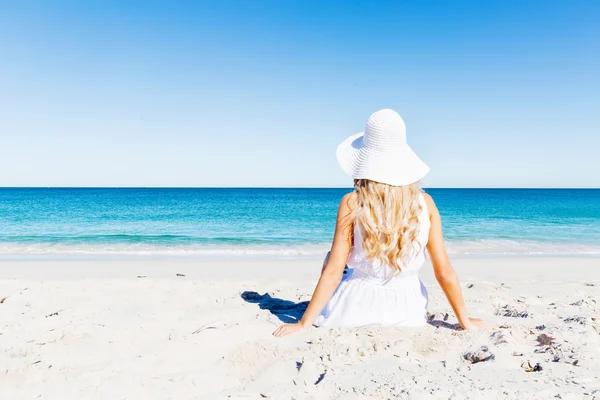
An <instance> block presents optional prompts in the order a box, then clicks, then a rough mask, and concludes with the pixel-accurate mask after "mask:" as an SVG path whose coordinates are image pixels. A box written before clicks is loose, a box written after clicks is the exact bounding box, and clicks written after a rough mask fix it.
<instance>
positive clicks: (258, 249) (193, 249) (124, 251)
mask: <svg viewBox="0 0 600 400" xmlns="http://www.w3.org/2000/svg"><path fill="white" fill-rule="evenodd" d="M447 247H448V253H449V254H450V255H540V256H543V255H549V256H552V255H588V256H595V255H600V244H576V243H566V244H565V243H563V244H556V243H546V242H536V241H514V240H496V239H494V240H492V239H483V240H468V241H467V240H464V241H452V240H449V241H447ZM328 250H329V244H328V243H322V244H304V245H253V246H239V245H238V246H225V245H218V246H209V245H187V246H183V245H179V246H157V245H151V244H118V245H106V244H102V245H100V244H78V245H66V244H47V243H36V244H22V243H0V259H2V258H14V257H17V258H18V257H28V256H40V257H53V256H58V257H63V256H64V257H69V256H82V257H85V256H92V257H96V256H98V257H102V256H174V257H240V256H251V257H254V256H256V257H283V258H289V257H304V256H317V255H322V254H324V253H326V252H327V251H328Z"/></svg>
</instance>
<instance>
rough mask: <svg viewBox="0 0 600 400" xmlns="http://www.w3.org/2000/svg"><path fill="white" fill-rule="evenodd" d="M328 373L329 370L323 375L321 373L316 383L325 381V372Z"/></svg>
mask: <svg viewBox="0 0 600 400" xmlns="http://www.w3.org/2000/svg"><path fill="white" fill-rule="evenodd" d="M326 373H327V370H325V371H323V373H322V374H321V375H319V378H318V379H317V381H316V382H315V385H318V384H319V383H321V382H322V381H323V379H325V374H326Z"/></svg>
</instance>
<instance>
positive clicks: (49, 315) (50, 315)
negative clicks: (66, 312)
mask: <svg viewBox="0 0 600 400" xmlns="http://www.w3.org/2000/svg"><path fill="white" fill-rule="evenodd" d="M60 311H62V310H58V311H54V312H53V313H52V314H48V315H46V318H48V317H54V316H55V315H58V313H59V312H60Z"/></svg>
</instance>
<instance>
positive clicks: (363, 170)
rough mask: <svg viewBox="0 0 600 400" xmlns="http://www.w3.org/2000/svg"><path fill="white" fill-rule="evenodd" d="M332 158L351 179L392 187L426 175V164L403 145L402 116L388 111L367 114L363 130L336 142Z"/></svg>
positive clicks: (403, 127) (406, 183) (417, 179)
mask: <svg viewBox="0 0 600 400" xmlns="http://www.w3.org/2000/svg"><path fill="white" fill-rule="evenodd" d="M336 155H337V159H338V162H339V163H340V165H341V167H342V169H343V170H344V172H346V173H347V174H348V175H350V176H351V177H352V178H354V179H369V180H372V181H376V182H380V183H387V184H388V185H392V186H405V185H410V184H411V183H415V182H417V181H419V180H421V179H422V178H423V177H425V175H427V173H428V172H429V167H428V166H427V164H425V163H424V162H423V161H421V159H420V158H419V157H417V155H416V154H415V152H414V151H413V150H412V149H411V148H410V147H409V146H408V143H406V126H405V125H404V121H403V120H402V117H401V116H400V115H399V114H398V113H397V112H396V111H394V110H389V109H385V110H380V111H377V112H374V113H373V114H371V116H370V117H369V119H368V120H367V125H366V126H365V131H364V132H361V133H357V134H356V135H352V136H350V137H349V138H347V139H346V140H344V141H343V142H342V143H340V145H339V146H338V148H337V154H336Z"/></svg>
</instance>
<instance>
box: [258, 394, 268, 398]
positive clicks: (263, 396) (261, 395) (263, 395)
mask: <svg viewBox="0 0 600 400" xmlns="http://www.w3.org/2000/svg"><path fill="white" fill-rule="evenodd" d="M260 397H262V398H263V399H266V398H267V397H269V396H267V395H266V394H264V393H261V394H260Z"/></svg>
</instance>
